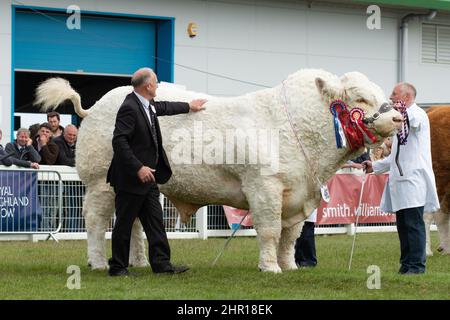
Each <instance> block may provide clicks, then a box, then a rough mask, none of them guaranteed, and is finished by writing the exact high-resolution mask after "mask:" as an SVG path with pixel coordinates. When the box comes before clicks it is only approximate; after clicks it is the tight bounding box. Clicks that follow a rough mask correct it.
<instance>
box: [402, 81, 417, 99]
mask: <svg viewBox="0 0 450 320" xmlns="http://www.w3.org/2000/svg"><path fill="white" fill-rule="evenodd" d="M401 85H402V91H403V92H409V93H411V94H412V95H413V96H414V98H415V97H416V95H417V90H416V88H415V87H414V86H413V85H412V84H411V83H408V82H402V84H401Z"/></svg>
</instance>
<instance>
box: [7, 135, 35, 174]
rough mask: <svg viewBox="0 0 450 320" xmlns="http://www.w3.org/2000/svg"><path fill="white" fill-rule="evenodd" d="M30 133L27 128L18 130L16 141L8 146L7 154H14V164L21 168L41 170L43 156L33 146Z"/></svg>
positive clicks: (12, 158) (12, 156)
mask: <svg viewBox="0 0 450 320" xmlns="http://www.w3.org/2000/svg"><path fill="white" fill-rule="evenodd" d="M32 143H33V141H32V140H31V138H30V131H29V130H28V129H26V128H20V129H19V130H17V134H16V140H14V142H10V143H8V144H7V145H6V147H5V150H6V153H7V154H9V153H12V155H11V160H12V163H13V164H15V165H16V166H19V167H25V168H34V169H39V162H40V161H41V156H40V155H39V153H38V152H37V151H36V149H35V148H34V147H33V145H32Z"/></svg>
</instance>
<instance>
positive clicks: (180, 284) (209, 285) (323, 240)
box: [0, 232, 450, 300]
mask: <svg viewBox="0 0 450 320" xmlns="http://www.w3.org/2000/svg"><path fill="white" fill-rule="evenodd" d="M432 236H433V243H434V244H436V243H437V234H436V233H435V232H434V233H432ZM316 242H317V256H318V261H319V262H318V266H317V267H316V268H314V269H302V270H296V271H289V272H284V273H282V274H271V273H261V272H259V271H258V269H257V263H258V246H257V241H256V239H255V238H234V239H233V240H232V241H231V242H230V244H229V246H228V247H227V249H226V251H225V253H224V254H223V255H222V257H221V258H220V259H219V261H218V263H217V264H216V266H214V267H213V266H212V261H213V260H214V258H215V257H216V256H217V254H218V253H219V252H220V250H221V249H222V247H223V245H224V243H225V239H224V238H219V239H217V238H214V239H209V240H206V241H205V240H170V244H171V248H172V260H173V262H174V263H176V264H187V265H188V266H190V267H191V270H189V271H188V272H187V273H185V274H180V275H156V274H153V273H152V272H151V271H150V269H148V268H140V269H138V268H132V269H133V270H132V271H134V272H136V273H137V274H138V277H130V278H117V277H115V278H111V277H108V276H107V275H106V272H105V271H103V272H100V271H90V270H89V268H88V267H87V265H86V263H87V258H86V241H61V242H60V243H55V242H53V241H48V242H39V243H32V242H0V255H1V257H0V299H170V300H172V299H177V300H191V299H206V300H210V299H214V300H228V299H252V300H253V299H254V300H259V299H262V300H265V299H270V300H279V299H281V300H300V299H445V300H448V299H450V256H441V255H438V254H435V256H433V257H430V258H428V260H427V272H426V274H424V275H420V276H401V275H398V274H397V270H398V259H399V243H398V238H397V234H396V233H378V234H359V235H358V236H357V240H356V248H355V254H354V258H353V265H352V270H351V271H348V270H347V269H348V259H349V254H350V248H351V243H352V237H350V236H347V235H336V236H317V237H316ZM107 245H108V252H110V243H109V242H108V243H107ZM69 265H78V266H79V267H80V268H81V288H80V289H73V290H69V289H68V288H67V286H66V283H67V279H68V277H69V276H70V274H67V273H66V271H67V267H68V266H69ZM370 265H377V266H379V268H380V270H381V288H380V289H368V288H367V279H368V277H369V276H370V275H371V273H370V274H368V273H367V268H368V266H370Z"/></svg>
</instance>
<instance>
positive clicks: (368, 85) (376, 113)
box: [316, 72, 403, 144]
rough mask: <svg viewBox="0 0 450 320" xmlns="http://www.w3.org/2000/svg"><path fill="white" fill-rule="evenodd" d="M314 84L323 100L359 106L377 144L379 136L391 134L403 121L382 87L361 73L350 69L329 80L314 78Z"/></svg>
mask: <svg viewBox="0 0 450 320" xmlns="http://www.w3.org/2000/svg"><path fill="white" fill-rule="evenodd" d="M316 86H317V88H318V90H319V92H320V93H321V95H322V97H323V98H324V100H325V101H327V102H331V101H333V100H336V99H339V100H342V101H344V102H345V103H346V104H347V106H348V108H349V109H350V110H351V109H353V108H359V109H362V110H363V112H364V115H363V116H364V118H363V120H362V121H363V123H364V124H365V125H366V126H367V127H368V128H369V130H370V131H371V132H372V133H373V134H374V135H375V136H376V137H377V139H376V140H377V142H378V143H377V144H379V143H380V142H381V141H382V139H381V138H385V137H389V136H392V135H393V134H394V133H395V132H396V131H397V130H398V129H399V127H400V126H401V124H402V121H403V119H402V116H401V114H400V113H399V112H398V111H396V110H395V109H394V108H393V107H392V105H391V104H389V103H388V101H387V99H386V97H385V95H384V93H383V91H382V90H381V88H380V87H379V86H377V85H376V84H374V83H373V82H371V81H370V80H369V79H368V78H367V77H366V76H365V75H363V74H362V73H359V72H349V73H346V74H344V75H343V76H342V77H341V78H340V79H338V80H337V81H331V82H330V81H325V80H323V79H321V78H316Z"/></svg>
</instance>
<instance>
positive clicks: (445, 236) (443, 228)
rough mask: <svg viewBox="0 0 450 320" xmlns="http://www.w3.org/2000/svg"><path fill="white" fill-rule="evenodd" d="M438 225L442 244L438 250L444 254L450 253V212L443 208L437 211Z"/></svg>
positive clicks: (436, 219)
mask: <svg viewBox="0 0 450 320" xmlns="http://www.w3.org/2000/svg"><path fill="white" fill-rule="evenodd" d="M434 220H435V221H436V225H437V227H438V231H439V239H440V244H439V248H438V251H439V252H441V253H442V254H450V238H449V237H450V233H449V229H450V213H449V212H448V211H447V212H444V211H443V210H442V209H441V210H440V211H438V212H436V213H435V218H434Z"/></svg>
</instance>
